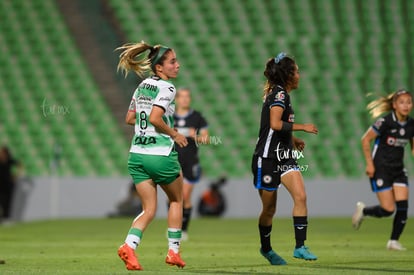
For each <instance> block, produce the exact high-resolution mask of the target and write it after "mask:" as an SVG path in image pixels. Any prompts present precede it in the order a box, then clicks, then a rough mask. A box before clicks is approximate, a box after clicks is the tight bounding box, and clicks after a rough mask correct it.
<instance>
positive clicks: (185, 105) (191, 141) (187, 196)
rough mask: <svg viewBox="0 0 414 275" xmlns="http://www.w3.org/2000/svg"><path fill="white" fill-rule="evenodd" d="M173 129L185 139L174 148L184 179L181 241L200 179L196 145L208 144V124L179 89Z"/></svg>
mask: <svg viewBox="0 0 414 275" xmlns="http://www.w3.org/2000/svg"><path fill="white" fill-rule="evenodd" d="M175 104H176V109H175V113H174V128H175V129H176V130H177V131H178V133H181V134H182V135H184V136H185V137H186V138H187V142H188V145H187V146H186V147H180V146H176V150H177V153H178V161H179V162H180V165H181V170H182V173H183V177H184V182H183V226H182V228H181V229H182V237H181V240H187V239H188V233H187V232H188V226H189V223H190V219H191V212H192V203H191V194H192V193H193V189H194V186H195V185H196V184H197V183H198V182H199V180H200V177H201V167H200V162H199V157H198V145H199V144H205V143H208V124H207V121H206V120H205V119H204V117H203V116H202V115H201V113H200V112H198V111H196V110H194V109H192V108H191V92H190V90H189V89H188V88H180V89H178V90H177V94H176V96H175Z"/></svg>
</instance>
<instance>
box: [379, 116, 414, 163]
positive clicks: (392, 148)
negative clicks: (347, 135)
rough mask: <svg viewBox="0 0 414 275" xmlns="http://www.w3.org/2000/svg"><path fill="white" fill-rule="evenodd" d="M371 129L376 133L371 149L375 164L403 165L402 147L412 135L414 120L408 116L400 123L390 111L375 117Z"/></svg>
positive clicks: (411, 138) (408, 141)
mask: <svg viewBox="0 0 414 275" xmlns="http://www.w3.org/2000/svg"><path fill="white" fill-rule="evenodd" d="M372 129H374V131H375V132H376V133H377V135H378V136H377V138H376V139H375V145H374V148H373V151H372V156H373V160H374V164H375V166H376V167H384V166H385V167H396V168H397V167H403V166H404V164H403V160H404V147H405V145H407V143H410V141H412V140H413V137H414V120H413V119H412V118H410V117H409V118H408V119H407V121H406V122H404V123H401V122H399V121H398V120H397V117H396V115H395V114H394V112H391V113H389V114H387V115H385V116H383V117H381V118H379V119H377V121H376V122H375V123H374V125H372Z"/></svg>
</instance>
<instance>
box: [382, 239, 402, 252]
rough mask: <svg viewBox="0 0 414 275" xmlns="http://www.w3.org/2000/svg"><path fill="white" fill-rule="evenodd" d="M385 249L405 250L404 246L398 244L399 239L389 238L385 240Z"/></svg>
mask: <svg viewBox="0 0 414 275" xmlns="http://www.w3.org/2000/svg"><path fill="white" fill-rule="evenodd" d="M387 249H388V250H397V251H405V250H407V249H406V248H405V247H403V246H402V244H400V242H399V241H396V240H389V241H388V242H387Z"/></svg>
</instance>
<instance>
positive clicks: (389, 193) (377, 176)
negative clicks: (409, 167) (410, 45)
mask: <svg viewBox="0 0 414 275" xmlns="http://www.w3.org/2000/svg"><path fill="white" fill-rule="evenodd" d="M412 108H413V100H412V95H411V93H409V92H407V91H405V90H399V91H397V92H395V93H392V94H390V95H388V96H387V97H380V98H379V99H377V100H374V101H372V102H371V103H370V104H368V109H369V110H370V113H371V114H372V116H373V117H374V118H378V117H379V116H380V115H382V114H383V113H385V112H388V114H386V115H384V116H382V117H380V118H378V119H377V121H376V122H375V123H374V125H372V126H371V127H370V128H369V129H368V130H367V131H366V132H365V134H364V136H363V137H362V150H363V153H364V156H365V161H366V169H365V172H366V174H367V175H368V177H369V178H370V182H371V188H372V191H373V192H375V193H376V195H377V198H378V201H379V203H380V204H379V205H375V206H371V207H365V204H364V203H363V202H358V203H357V206H356V210H355V213H354V215H353V217H352V224H353V226H354V228H355V229H358V228H359V227H360V225H361V222H362V220H363V218H364V216H372V217H377V218H381V217H388V216H391V215H392V214H393V213H394V212H395V210H397V211H396V213H395V216H394V222H393V226H392V232H391V236H390V240H389V241H388V243H387V246H386V247H387V248H388V249H390V250H405V248H404V247H403V246H402V245H401V244H400V242H399V241H398V240H399V238H400V236H401V233H402V232H403V230H404V227H405V223H406V221H407V212H408V177H407V171H406V169H405V168H404V163H403V160H404V147H405V145H407V144H410V145H411V153H413V154H414V149H413V137H414V120H413V119H412V118H410V117H409V114H410V112H411V110H412ZM374 140H375V143H374V147H373V150H372V152H371V142H372V141H374Z"/></svg>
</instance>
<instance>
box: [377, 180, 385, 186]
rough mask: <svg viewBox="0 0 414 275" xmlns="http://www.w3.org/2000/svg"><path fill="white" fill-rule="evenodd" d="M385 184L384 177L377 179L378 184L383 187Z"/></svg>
mask: <svg viewBox="0 0 414 275" xmlns="http://www.w3.org/2000/svg"><path fill="white" fill-rule="evenodd" d="M383 185H384V180H383V179H377V186H378V187H381V186H383Z"/></svg>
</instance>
